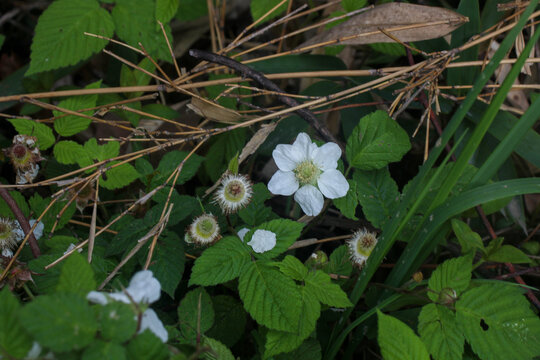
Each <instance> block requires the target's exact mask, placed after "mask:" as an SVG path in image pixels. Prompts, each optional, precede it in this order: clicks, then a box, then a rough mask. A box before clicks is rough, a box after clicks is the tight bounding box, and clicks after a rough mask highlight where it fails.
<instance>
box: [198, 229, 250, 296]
mask: <svg viewBox="0 0 540 360" xmlns="http://www.w3.org/2000/svg"><path fill="white" fill-rule="evenodd" d="M250 259H251V257H250V254H249V251H248V250H247V249H246V248H245V246H244V245H243V244H242V242H241V241H240V239H238V238H237V237H236V236H227V237H225V238H223V239H221V240H220V241H218V242H217V243H216V244H215V245H213V246H212V247H210V248H208V249H206V250H205V251H204V252H203V254H202V255H201V256H200V257H199V258H197V260H195V265H194V266H193V268H192V270H191V277H190V279H189V284H190V285H193V284H197V285H203V286H210V285H217V284H221V283H224V282H227V281H229V280H232V279H234V278H236V277H238V276H240V273H241V270H242V269H243V268H244V266H246V265H247V264H248V263H249V261H250Z"/></svg>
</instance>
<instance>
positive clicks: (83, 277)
mask: <svg viewBox="0 0 540 360" xmlns="http://www.w3.org/2000/svg"><path fill="white" fill-rule="evenodd" d="M96 286H97V284H96V280H94V272H93V271H92V267H91V266H90V264H89V263H88V262H87V261H86V259H84V257H83V256H82V255H80V254H79V253H74V254H73V255H71V256H70V257H69V258H68V259H67V260H66V261H65V263H64V265H63V266H62V272H61V273H60V278H59V279H58V285H57V286H56V290H57V292H62V293H67V294H77V295H81V296H86V294H88V293H89V292H90V291H91V290H94V289H95V288H96Z"/></svg>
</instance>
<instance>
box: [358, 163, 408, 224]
mask: <svg viewBox="0 0 540 360" xmlns="http://www.w3.org/2000/svg"><path fill="white" fill-rule="evenodd" d="M354 180H355V181H356V184H357V185H356V189H357V192H358V202H359V203H360V205H362V211H363V212H364V215H365V216H366V219H368V220H369V221H370V222H371V224H373V226H375V227H378V228H382V227H383V226H384V225H385V224H386V222H387V221H388V220H390V219H391V218H392V217H393V216H394V214H395V211H396V209H397V206H398V205H399V199H400V194H399V192H398V188H397V185H396V183H395V181H394V180H393V179H392V177H391V176H390V172H389V171H388V169H387V168H384V169H380V170H375V171H358V170H356V171H355V172H354Z"/></svg>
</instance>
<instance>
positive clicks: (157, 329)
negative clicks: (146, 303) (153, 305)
mask: <svg viewBox="0 0 540 360" xmlns="http://www.w3.org/2000/svg"><path fill="white" fill-rule="evenodd" d="M146 329H148V330H150V331H151V332H153V333H154V335H156V336H157V337H158V338H160V339H161V341H163V342H167V339H168V338H169V334H168V333H167V329H165V326H163V323H162V322H161V320H159V318H158V316H157V315H156V312H155V311H154V310H152V309H147V310H146V311H145V312H144V313H143V315H142V319H141V328H140V329H139V334H140V333H142V332H143V331H144V330H146Z"/></svg>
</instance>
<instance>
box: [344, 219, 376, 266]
mask: <svg viewBox="0 0 540 360" xmlns="http://www.w3.org/2000/svg"><path fill="white" fill-rule="evenodd" d="M347 245H348V246H349V253H350V255H351V260H352V262H353V263H355V264H356V265H357V266H359V267H362V266H364V264H365V262H366V260H367V259H368V257H369V255H371V252H372V251H373V249H374V248H375V245H377V236H376V235H375V233H373V232H370V231H367V230H366V229H365V228H364V229H362V230H358V231H356V232H355V233H354V234H353V236H352V238H350V239H349V240H347Z"/></svg>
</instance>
